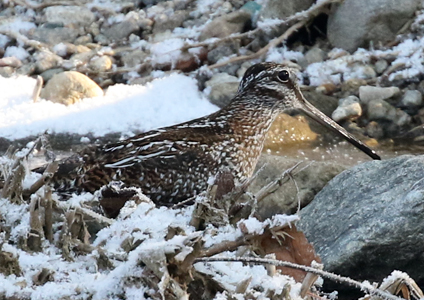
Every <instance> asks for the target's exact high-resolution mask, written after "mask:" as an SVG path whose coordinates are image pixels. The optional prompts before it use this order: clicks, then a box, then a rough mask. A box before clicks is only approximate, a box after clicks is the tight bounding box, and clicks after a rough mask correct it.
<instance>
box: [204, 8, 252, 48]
mask: <svg viewBox="0 0 424 300" xmlns="http://www.w3.org/2000/svg"><path fill="white" fill-rule="evenodd" d="M251 17H252V15H251V14H250V13H249V12H248V11H246V10H243V9H242V10H238V11H234V12H232V13H229V14H226V15H223V16H221V17H218V18H215V19H214V20H212V22H210V23H208V24H206V26H205V27H204V28H203V30H202V32H201V33H200V36H199V41H204V40H206V39H209V38H212V37H216V38H224V37H227V36H229V35H231V34H233V33H238V32H241V31H242V30H243V28H244V27H245V26H246V23H247V22H248V21H250V20H251Z"/></svg>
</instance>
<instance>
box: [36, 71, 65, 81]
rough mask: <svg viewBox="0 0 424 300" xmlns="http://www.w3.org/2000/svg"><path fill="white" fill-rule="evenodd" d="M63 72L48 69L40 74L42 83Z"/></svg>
mask: <svg viewBox="0 0 424 300" xmlns="http://www.w3.org/2000/svg"><path fill="white" fill-rule="evenodd" d="M63 71H64V70H63V69H61V68H55V69H48V70H46V71H44V72H43V73H41V74H40V76H41V77H42V78H43V81H44V82H47V81H49V80H50V79H52V77H53V76H54V75H56V74H59V73H62V72H63Z"/></svg>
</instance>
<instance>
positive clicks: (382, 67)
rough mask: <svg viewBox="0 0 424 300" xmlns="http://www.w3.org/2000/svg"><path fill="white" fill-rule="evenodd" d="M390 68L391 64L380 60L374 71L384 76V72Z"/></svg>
mask: <svg viewBox="0 0 424 300" xmlns="http://www.w3.org/2000/svg"><path fill="white" fill-rule="evenodd" d="M388 67H389V63H388V62H387V61H386V60H385V59H379V60H377V61H376V63H375V64H374V70H375V72H377V74H378V75H381V74H383V72H384V71H386V69H387V68H388Z"/></svg>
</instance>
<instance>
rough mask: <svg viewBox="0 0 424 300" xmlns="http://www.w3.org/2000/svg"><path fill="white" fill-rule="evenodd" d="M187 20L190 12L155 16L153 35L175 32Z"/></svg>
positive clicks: (175, 12) (180, 11)
mask: <svg viewBox="0 0 424 300" xmlns="http://www.w3.org/2000/svg"><path fill="white" fill-rule="evenodd" d="M187 18H188V12H187V11H185V10H177V11H174V12H173V13H172V14H160V15H157V16H155V22H154V24H153V33H158V32H162V31H165V30H174V29H175V28H177V27H182V25H183V22H184V21H185V20H186V19H187ZM144 26H146V25H144Z"/></svg>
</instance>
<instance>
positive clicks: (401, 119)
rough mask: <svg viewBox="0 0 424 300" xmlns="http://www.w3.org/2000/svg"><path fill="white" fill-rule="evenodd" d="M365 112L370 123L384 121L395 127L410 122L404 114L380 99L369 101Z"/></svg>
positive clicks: (408, 117)
mask: <svg viewBox="0 0 424 300" xmlns="http://www.w3.org/2000/svg"><path fill="white" fill-rule="evenodd" d="M367 112H368V118H369V119H370V120H371V121H378V120H386V121H391V122H393V123H394V124H395V125H396V126H405V125H407V124H409V123H410V122H411V117H410V116H409V115H408V114H407V113H406V112H404V111H403V110H400V109H398V108H395V107H394V106H392V105H391V104H390V103H388V102H386V101H384V100H381V99H378V100H371V101H369V102H368V103H367Z"/></svg>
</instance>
